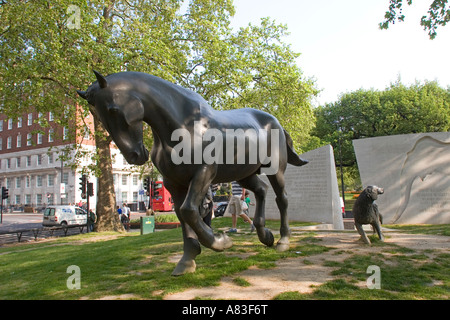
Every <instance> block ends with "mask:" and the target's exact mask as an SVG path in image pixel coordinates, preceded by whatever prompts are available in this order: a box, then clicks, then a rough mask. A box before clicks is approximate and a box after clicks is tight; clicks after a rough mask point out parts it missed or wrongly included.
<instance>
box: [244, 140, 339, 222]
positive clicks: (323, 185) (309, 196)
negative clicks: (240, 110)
mask: <svg viewBox="0 0 450 320" xmlns="http://www.w3.org/2000/svg"><path fill="white" fill-rule="evenodd" d="M301 157H302V158H303V159H306V160H309V163H308V164H307V165H305V166H302V167H295V166H292V165H288V167H287V169H286V172H285V183H286V192H287V195H288V201H289V206H288V215H289V219H290V220H291V221H311V222H323V223H330V224H333V225H335V228H337V229H342V228H343V223H342V214H341V213H340V208H339V207H340V202H339V191H338V187H337V180H336V169H335V164H334V156H333V150H332V147H331V146H330V145H327V146H324V147H321V148H318V149H315V150H312V151H309V152H307V153H304V154H302V155H301ZM260 177H261V179H263V180H264V181H265V182H266V183H267V184H269V186H270V183H269V181H268V179H267V177H266V176H260ZM252 197H253V195H251V198H252ZM252 202H253V203H254V198H252ZM250 212H251V214H252V215H253V213H254V207H251V211H250ZM279 217H280V214H279V211H278V207H277V205H276V202H275V193H274V192H273V189H272V188H271V186H270V187H269V190H268V192H267V197H266V218H268V219H279Z"/></svg>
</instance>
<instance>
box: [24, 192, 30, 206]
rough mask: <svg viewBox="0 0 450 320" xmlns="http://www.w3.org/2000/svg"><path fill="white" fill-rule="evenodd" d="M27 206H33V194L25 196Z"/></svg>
mask: <svg viewBox="0 0 450 320" xmlns="http://www.w3.org/2000/svg"><path fill="white" fill-rule="evenodd" d="M25 204H31V194H26V195H25Z"/></svg>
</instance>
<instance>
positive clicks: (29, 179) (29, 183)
mask: <svg viewBox="0 0 450 320" xmlns="http://www.w3.org/2000/svg"><path fill="white" fill-rule="evenodd" d="M25 188H31V177H30V176H26V177H25Z"/></svg>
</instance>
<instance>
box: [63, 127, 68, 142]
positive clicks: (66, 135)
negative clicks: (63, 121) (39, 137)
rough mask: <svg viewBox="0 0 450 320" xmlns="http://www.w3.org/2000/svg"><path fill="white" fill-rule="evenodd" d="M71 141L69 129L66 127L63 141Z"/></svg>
mask: <svg viewBox="0 0 450 320" xmlns="http://www.w3.org/2000/svg"><path fill="white" fill-rule="evenodd" d="M67 139H69V128H67V127H64V129H63V140H67Z"/></svg>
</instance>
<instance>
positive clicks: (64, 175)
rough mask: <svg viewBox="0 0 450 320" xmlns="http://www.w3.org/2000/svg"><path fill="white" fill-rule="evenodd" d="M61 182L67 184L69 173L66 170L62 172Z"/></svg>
mask: <svg viewBox="0 0 450 320" xmlns="http://www.w3.org/2000/svg"><path fill="white" fill-rule="evenodd" d="M62 183H65V184H66V185H68V184H69V173H68V172H64V173H63V178H62Z"/></svg>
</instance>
